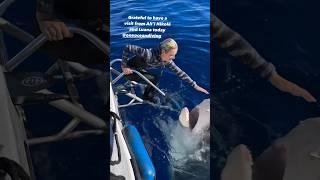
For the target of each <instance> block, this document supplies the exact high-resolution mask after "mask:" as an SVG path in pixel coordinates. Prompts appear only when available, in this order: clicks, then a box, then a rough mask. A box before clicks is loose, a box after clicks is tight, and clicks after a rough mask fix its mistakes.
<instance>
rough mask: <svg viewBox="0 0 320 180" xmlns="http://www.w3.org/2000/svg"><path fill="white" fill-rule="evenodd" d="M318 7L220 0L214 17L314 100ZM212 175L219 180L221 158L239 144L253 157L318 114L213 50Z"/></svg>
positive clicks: (281, 0)
mask: <svg viewBox="0 0 320 180" xmlns="http://www.w3.org/2000/svg"><path fill="white" fill-rule="evenodd" d="M318 7H319V3H318V2H315V1H304V2H302V1H298V0H293V1H292V0H291V1H287V0H272V1H264V0H263V1H254V0H241V1H238V0H223V1H222V0H221V1H216V4H215V14H216V15H217V16H218V17H219V18H220V19H221V20H222V21H224V22H225V23H226V24H227V25H229V26H230V27H231V28H233V29H234V30H236V31H237V32H239V33H240V34H241V35H242V36H243V37H245V38H246V39H247V40H248V41H249V42H250V43H251V44H252V45H253V46H254V47H255V48H256V49H257V50H258V52H259V53H260V54H261V55H262V56H263V57H265V59H266V60H268V61H270V62H272V63H273V64H274V65H275V66H276V68H277V71H278V73H279V74H281V75H283V76H284V77H286V78H287V79H289V80H291V81H293V82H295V83H297V84H298V85H300V86H302V87H304V88H306V89H307V90H309V91H310V92H311V93H312V94H313V95H314V96H315V97H316V98H318V99H319V97H320V89H319V86H318V82H319V80H320V77H319V73H320V62H319V60H318V59H319V57H318V52H319V50H318V46H317V44H318V42H319V40H320V39H319V38H320V36H319V33H318V32H319V28H320V25H319V24H318V23H317V21H318V20H317V18H318V17H319V11H318ZM213 62H214V66H213V69H211V70H212V72H213V74H214V76H213V77H214V78H213V79H212V80H213V81H214V83H213V84H214V85H213V87H214V89H215V91H214V97H215V102H214V108H215V110H214V114H215V118H214V125H215V127H216V131H214V132H213V137H212V139H211V140H212V141H211V155H212V161H211V165H212V171H211V172H212V173H211V177H212V178H214V179H219V171H220V170H221V168H222V167H223V165H224V161H225V159H224V158H225V157H226V154H227V153H228V152H230V149H231V148H232V147H234V146H235V145H236V144H239V143H245V144H247V145H248V147H249V148H250V149H251V151H252V153H253V155H254V157H256V156H257V155H259V154H260V153H261V152H262V151H263V150H264V149H265V148H266V147H267V146H269V145H270V144H271V143H272V141H273V140H275V139H276V138H277V137H280V136H283V135H285V134H286V133H287V132H288V131H290V129H292V128H293V127H294V126H296V125H297V124H298V123H299V121H301V120H304V119H306V118H309V117H315V116H319V113H320V111H319V105H318V103H313V104H310V103H306V102H305V101H304V100H303V99H301V98H298V97H293V96H291V95H288V94H285V93H282V92H280V91H279V90H277V89H275V88H274V87H272V86H271V85H270V84H269V83H268V82H267V81H265V80H263V79H261V78H259V77H258V76H257V75H256V74H254V73H253V72H252V71H250V70H248V68H247V67H245V66H243V65H242V64H240V63H238V62H236V60H235V59H233V58H231V57H230V56H229V55H228V54H227V53H226V52H225V51H224V50H222V49H220V48H219V47H218V46H217V45H215V46H214V55H213Z"/></svg>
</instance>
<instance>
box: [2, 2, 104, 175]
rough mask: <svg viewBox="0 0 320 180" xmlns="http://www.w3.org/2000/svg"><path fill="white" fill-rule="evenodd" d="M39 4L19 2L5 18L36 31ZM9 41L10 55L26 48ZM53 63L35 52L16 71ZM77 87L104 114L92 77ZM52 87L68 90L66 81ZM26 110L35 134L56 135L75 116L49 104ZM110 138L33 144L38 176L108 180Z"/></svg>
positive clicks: (89, 104)
mask: <svg viewBox="0 0 320 180" xmlns="http://www.w3.org/2000/svg"><path fill="white" fill-rule="evenodd" d="M35 3H36V1H16V2H15V3H13V4H12V6H10V7H9V9H8V11H7V12H6V13H5V14H4V17H5V18H6V19H7V20H9V21H10V22H11V23H12V24H14V25H16V26H18V27H20V28H22V29H23V30H25V31H27V32H29V33H34V32H35V23H36V21H35ZM5 42H6V45H7V50H8V54H9V57H10V58H11V57H13V56H14V55H15V54H16V53H17V52H19V51H20V50H21V49H22V48H23V47H25V44H23V43H21V42H18V41H17V40H15V39H13V38H10V37H9V36H5ZM53 62H54V60H53V59H51V58H50V57H48V56H47V55H45V54H43V53H35V54H34V55H32V56H31V57H30V58H28V59H27V60H26V61H25V62H24V63H23V64H21V66H19V67H18V68H17V69H16V71H27V72H33V71H37V72H39V71H40V72H44V71H45V70H46V69H47V68H48V67H49V66H50V65H51V64H52V63H53ZM88 85H89V88H88ZM77 87H78V88H79V89H81V90H80V96H82V97H85V98H81V102H82V103H83V104H84V105H85V107H86V108H87V109H88V110H89V111H90V112H93V113H95V114H96V115H98V116H100V117H104V116H105V114H104V112H105V106H103V104H102V101H101V97H99V96H98V95H97V86H96V84H95V83H94V82H93V81H92V79H91V80H87V81H86V82H81V83H77ZM51 90H54V91H55V92H60V93H64V94H65V93H66V89H65V85H64V83H63V82H58V83H57V84H56V85H55V86H54V88H53V89H51ZM84 95H85V96H84ZM25 113H26V116H27V119H28V120H27V122H26V124H25V126H26V128H27V129H29V130H28V131H27V133H28V136H31V137H41V136H47V135H53V134H55V133H57V132H59V131H60V130H61V129H62V128H63V127H64V126H65V125H66V124H67V123H68V122H69V120H70V119H71V117H70V116H68V115H66V114H64V113H61V112H60V111H58V110H56V109H55V108H53V107H50V106H49V105H46V104H40V105H29V106H25ZM85 128H87V126H85V125H80V126H79V127H78V128H77V130H79V129H85ZM107 138H108V136H107V135H105V136H103V135H102V136H88V137H85V138H80V139H74V140H66V141H61V142H56V143H50V144H42V145H36V146H32V147H30V151H31V157H32V161H33V166H34V170H35V176H36V178H37V179H46V180H55V179H61V180H70V179H79V180H81V179H83V180H84V179H94V180H99V179H101V180H104V179H106V177H107V176H108V174H107V168H108V166H107V165H106V162H107V160H108V157H107V151H108V144H107Z"/></svg>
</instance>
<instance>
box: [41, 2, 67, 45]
mask: <svg viewBox="0 0 320 180" xmlns="http://www.w3.org/2000/svg"><path fill="white" fill-rule="evenodd" d="M36 18H37V21H38V24H39V28H40V31H41V32H42V33H45V34H46V36H47V37H48V39H49V40H50V41H58V40H62V39H64V38H70V37H72V33H70V31H69V29H68V28H67V26H66V25H65V23H64V22H62V21H61V20H59V19H57V18H56V17H55V12H54V0H37V12H36Z"/></svg>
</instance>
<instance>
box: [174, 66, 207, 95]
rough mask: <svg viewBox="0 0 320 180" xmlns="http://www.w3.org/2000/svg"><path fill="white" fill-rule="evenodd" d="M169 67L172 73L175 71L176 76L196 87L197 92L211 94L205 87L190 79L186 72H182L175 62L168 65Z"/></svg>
mask: <svg viewBox="0 0 320 180" xmlns="http://www.w3.org/2000/svg"><path fill="white" fill-rule="evenodd" d="M168 67H169V69H170V70H171V71H173V72H174V73H176V75H177V76H178V77H179V78H180V79H182V80H184V81H186V82H187V83H189V84H190V85H191V86H192V87H194V88H195V89H196V90H197V91H200V92H203V93H205V94H209V92H208V91H207V90H206V89H204V88H203V87H201V86H198V85H197V83H196V82H195V81H194V80H192V79H191V78H190V76H188V74H187V73H185V72H184V71H182V70H181V69H180V68H179V67H178V66H177V65H176V64H175V63H174V62H173V61H171V62H170V63H169V64H168Z"/></svg>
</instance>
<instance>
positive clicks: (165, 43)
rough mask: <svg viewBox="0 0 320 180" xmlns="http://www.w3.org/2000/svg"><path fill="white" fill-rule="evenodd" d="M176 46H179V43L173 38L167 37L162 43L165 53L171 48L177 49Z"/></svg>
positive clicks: (161, 46) (162, 49) (161, 47)
mask: <svg viewBox="0 0 320 180" xmlns="http://www.w3.org/2000/svg"><path fill="white" fill-rule="evenodd" d="M176 48H178V44H177V42H176V41H175V40H174V39H172V38H167V39H165V40H163V41H162V42H161V43H160V49H161V51H164V52H165V53H167V52H169V51H170V50H171V49H176Z"/></svg>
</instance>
